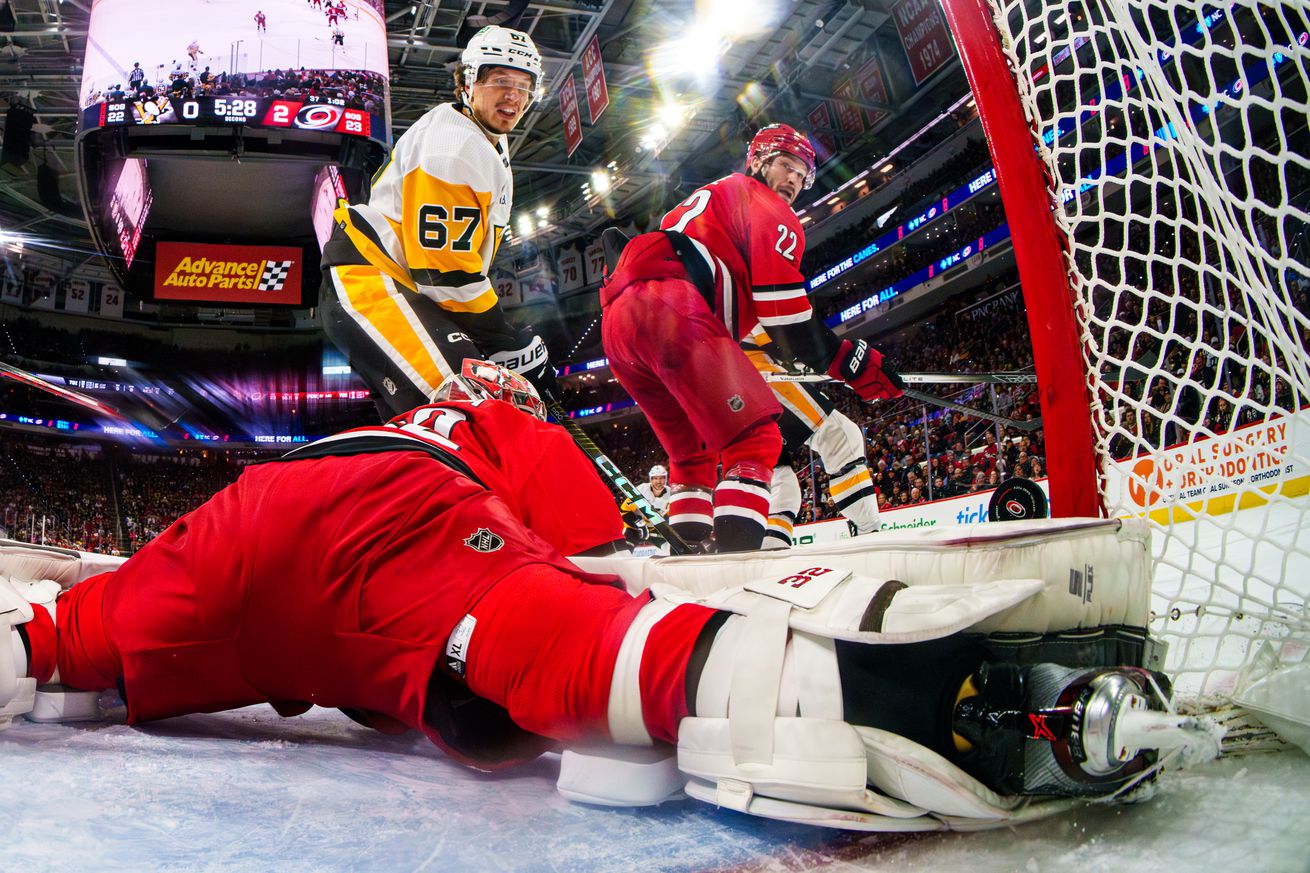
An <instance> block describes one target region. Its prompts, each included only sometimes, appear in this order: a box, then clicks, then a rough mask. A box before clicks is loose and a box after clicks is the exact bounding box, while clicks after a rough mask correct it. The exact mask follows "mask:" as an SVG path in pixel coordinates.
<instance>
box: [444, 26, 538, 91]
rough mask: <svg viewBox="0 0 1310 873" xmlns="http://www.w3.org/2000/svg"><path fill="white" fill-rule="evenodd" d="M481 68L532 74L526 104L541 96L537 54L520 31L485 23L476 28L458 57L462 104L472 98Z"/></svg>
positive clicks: (529, 39)
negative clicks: (495, 68) (529, 93)
mask: <svg viewBox="0 0 1310 873" xmlns="http://www.w3.org/2000/svg"><path fill="white" fill-rule="evenodd" d="M483 67H508V68H509V69H511V70H521V71H522V72H524V73H527V74H528V75H529V76H531V77H532V94H531V96H530V99H529V103H528V105H529V106H531V105H532V103H533V102H535V101H536V100H537V99H539V98H540V97H541V93H542V90H543V88H544V86H545V80H544V78H543V76H542V74H541V55H540V53H538V52H537V46H536V45H535V44H534V43H533V42H532V37H530V36H528V35H527V34H526V33H524V32H523V31H521V30H512V29H510V28H508V27H501V26H499V25H496V24H489V25H487V26H486V27H484V28H482V29H481V30H479V31H478V32H477V33H475V34H474V35H473V38H472V39H470V40H469V42H468V45H466V46H465V47H464V51H463V53H462V54H461V55H460V56H459V68H460V88H459V93H460V97H461V98H462V99H463V101H464V102H465V103H466V104H471V103H472V100H473V95H472V89H473V83H474V82H476V81H478V74H479V73H480V72H481V71H482V68H483Z"/></svg>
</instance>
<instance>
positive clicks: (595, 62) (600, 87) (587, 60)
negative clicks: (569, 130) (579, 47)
mask: <svg viewBox="0 0 1310 873" xmlns="http://www.w3.org/2000/svg"><path fill="white" fill-rule="evenodd" d="M582 84H583V85H585V86H586V88H587V109H588V110H590V112H591V123H592V124H595V123H596V121H597V120H598V119H599V118H600V114H601V113H602V112H604V111H605V108H606V107H607V106H609V105H610V92H609V87H608V86H607V85H606V84H605V61H604V59H603V58H602V57H601V54H600V35H599V34H597V35H596V36H593V37H592V38H591V44H590V45H588V46H587V50H586V51H584V52H583V53H582Z"/></svg>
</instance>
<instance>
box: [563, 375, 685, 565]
mask: <svg viewBox="0 0 1310 873" xmlns="http://www.w3.org/2000/svg"><path fill="white" fill-rule="evenodd" d="M542 400H544V401H545V402H546V410H547V411H548V412H549V413H550V414H551V417H552V418H554V419H555V421H557V422H559V425H560V427H562V428H564V429H565V430H566V431H568V432H569V436H571V437H573V441H574V442H575V443H577V444H578V448H580V449H582V453H583V454H585V455H586V456H587V457H588V458H591V462H592V463H593V464H595V465H596V469H598V470H600V475H601V478H602V479H604V480H605V484H607V485H609V487H610V491H612V492H613V493H614V496H615V497H617V498H619V500H620V502H622V501H623V500H631V501H632V503H633V505H634V506H636V507H637V509H639V510H641V514H642V515H644V516H645V517H646V523H647V524H649V525H650V526H651V527H652V528H654V529H655V530H656V531H658V532H659V535H660V536H662V537H664V540H665V542H667V543H668V544H669V551H670V552H671V553H672V554H675V555H686V554H690V553H691V552H692V551H694V549H693V548H692V546H691V545H690V544H689V543H688V542H687V541H686V540H684V539H683V538H682V537H680V536H678V534H677V532H676V531H674V529H673V528H672V527H671V526H670V525H669V522H668V519H666V518H665V517H664V516H663V515H661V514H660V512H659V510H657V509H656V508H655V507H654V506H651V503H650V501H649V500H647V499H646V498H645V497H644V496H642V493H641V492H640V491H638V490H637V488H636V486H635V485H633V484H632V482H631V480H629V479H628V477H627V476H624V475H623V471H622V470H620V469H619V467H618V465H617V464H615V463H614V462H613V461H611V460H610V459H609V457H608V456H607V455H606V454H605V453H604V452H603V451H601V449H600V446H598V445H596V443H595V442H594V441H593V440H592V438H591V437H589V436H587V432H586V431H584V430H583V429H582V426H581V425H580V424H578V423H577V422H576V421H574V420H573V419H572V418H569V413H568V411H567V410H565V409H564V405H563V404H562V403H560V402H559V399H558V398H556V397H555V395H553V394H545V395H544V396H543V397H542Z"/></svg>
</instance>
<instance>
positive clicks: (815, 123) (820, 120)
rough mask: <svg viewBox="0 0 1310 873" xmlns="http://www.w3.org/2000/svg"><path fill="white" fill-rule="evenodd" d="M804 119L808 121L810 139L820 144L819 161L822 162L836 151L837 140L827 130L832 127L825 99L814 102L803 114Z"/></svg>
mask: <svg viewBox="0 0 1310 873" xmlns="http://www.w3.org/2000/svg"><path fill="white" fill-rule="evenodd" d="M805 120H806V121H808V122H809V123H810V140H811V141H812V142H815V143H818V144H819V146H820V149H819V163H823V162H824V161H826V160H827V159H828V158H830V157H832V156H833V155H834V154H836V153H837V141H836V140H834V139H833V138H832V134H831V133H828V132H827V131H829V130H831V129H832V116H830V115H829V114H828V102H827V101H826V100H825V101H824V102H822V103H816V104H814V108H813V109H811V110H810V111H809V112H807V113H806V114H805Z"/></svg>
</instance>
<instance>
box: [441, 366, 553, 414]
mask: <svg viewBox="0 0 1310 873" xmlns="http://www.w3.org/2000/svg"><path fill="white" fill-rule="evenodd" d="M433 399H434V400H503V401H505V402H506V403H512V404H514V405H515V406H517V407H518V408H519V409H521V410H523V411H524V412H526V413H527V414H528V415H532V416H535V417H536V418H539V419H541V420H542V421H545V420H546V404H544V403H542V402H541V395H540V394H538V393H537V389H536V388H533V387H532V383H531V382H529V381H528V380H527V379H524V378H523V377H522V376H520V375H519V374H518V373H515V372H514V371H513V370H510V369H508V368H506V367H502V366H501V365H500V364H496V363H492V362H491V361H479V360H477V359H476V358H465V359H464V366H463V367H462V368H461V370H460V373H459V375H456V376H451V377H450V378H449V379H447V380H446V381H445V382H442V383H441V387H439V388H437V390H436V393H435V394H434V395H433Z"/></svg>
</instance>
